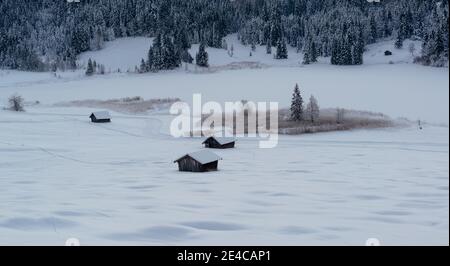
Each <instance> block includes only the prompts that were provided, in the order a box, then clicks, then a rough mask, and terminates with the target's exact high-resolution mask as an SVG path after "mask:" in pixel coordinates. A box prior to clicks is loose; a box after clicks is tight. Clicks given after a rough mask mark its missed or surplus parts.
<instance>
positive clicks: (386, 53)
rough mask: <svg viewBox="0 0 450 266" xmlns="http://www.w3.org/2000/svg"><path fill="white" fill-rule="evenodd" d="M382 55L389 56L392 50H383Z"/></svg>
mask: <svg viewBox="0 0 450 266" xmlns="http://www.w3.org/2000/svg"><path fill="white" fill-rule="evenodd" d="M384 55H385V56H391V55H392V52H391V51H389V50H386V51H384Z"/></svg>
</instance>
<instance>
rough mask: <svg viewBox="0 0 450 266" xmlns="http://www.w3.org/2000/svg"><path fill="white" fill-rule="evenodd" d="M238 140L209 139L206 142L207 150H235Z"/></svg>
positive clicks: (204, 143)
mask: <svg viewBox="0 0 450 266" xmlns="http://www.w3.org/2000/svg"><path fill="white" fill-rule="evenodd" d="M235 144H236V140H235V139H233V138H216V137H209V138H207V139H206V140H205V141H204V142H203V145H205V148H210V149H231V148H234V146H235Z"/></svg>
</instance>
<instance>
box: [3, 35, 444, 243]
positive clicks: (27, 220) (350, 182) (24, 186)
mask: <svg viewBox="0 0 450 266" xmlns="http://www.w3.org/2000/svg"><path fill="white" fill-rule="evenodd" d="M233 38H235V36H229V37H228V45H229V46H230V45H231V43H233V46H234V50H235V52H234V53H235V54H234V56H233V58H231V57H229V56H228V54H227V51H225V50H221V49H208V51H209V53H210V58H211V65H212V66H213V67H216V69H219V70H220V68H221V67H224V69H226V68H225V67H226V66H227V65H228V64H231V63H236V62H237V63H239V64H242V65H243V66H244V67H245V65H246V63H245V62H257V63H260V64H261V65H264V66H265V67H263V68H261V69H240V70H233V71H231V70H230V71H228V70H223V71H216V72H213V73H196V71H195V68H194V67H193V66H189V69H188V70H189V71H188V72H187V73H186V71H185V69H184V68H181V69H179V70H176V71H169V72H161V73H157V74H155V73H151V74H143V75H138V74H128V73H121V74H118V73H116V74H109V75H105V76H94V77H91V78H86V77H85V76H84V75H83V71H81V70H80V71H75V72H65V73H61V72H59V73H56V75H53V74H49V73H24V72H17V71H6V70H3V71H0V107H2V105H5V104H6V101H7V98H8V97H9V96H10V95H11V94H13V93H19V94H21V95H22V96H23V97H24V98H25V99H26V100H27V101H28V102H35V101H39V102H40V104H38V105H33V106H27V108H26V109H27V112H25V113H13V112H9V111H4V110H0V210H1V211H0V245H3V244H19V245H20V244H55V245H59V244H63V243H64V241H65V240H66V239H67V238H69V237H76V238H79V239H80V241H81V243H82V244H93V245H100V244H113V245H114V244H139V245H153V244H173V245H183V244H194V245H197V244H198V245H212V244H222V245H223V244H235V245H245V244H253V245H263V244H267V245H283V244H291V245H306V244H318V245H330V244H333V245H345V244H353V245H363V244H364V243H365V241H366V239H368V238H373V237H375V238H378V239H380V241H381V242H382V244H386V245H396V244H406V245H415V244H439V245H448V243H449V236H448V235H449V219H448V217H449V205H448V204H449V187H448V184H449V168H448V167H449V142H448V139H449V130H448V121H449V116H448V110H449V102H448V98H449V97H448V96H449V95H448V94H449V90H448V86H449V78H448V68H445V69H439V68H431V67H423V66H419V65H413V64H410V63H409V62H411V60H412V57H411V55H410V53H409V51H408V50H407V47H408V45H407V44H406V45H405V48H404V49H403V50H401V51H396V50H394V49H392V46H391V45H392V41H385V42H382V43H379V44H376V45H371V46H369V49H368V51H367V53H366V55H365V59H366V60H365V61H366V65H363V66H348V67H338V66H331V65H329V64H327V63H326V60H327V59H321V60H320V62H319V63H318V64H314V65H309V66H300V65H299V64H298V62H300V61H301V55H300V54H295V51H291V52H290V59H288V60H285V61H276V60H273V59H272V58H271V57H270V56H269V55H266V54H265V48H264V47H258V48H257V51H256V52H254V53H253V54H252V57H249V52H250V50H249V48H248V47H243V46H241V45H240V44H239V43H238V42H237V41H236V40H234V41H233ZM149 45H150V40H149V39H146V38H137V39H125V40H117V41H115V42H113V43H107V44H106V48H105V50H102V51H97V52H92V53H88V54H84V55H82V56H81V57H80V60H86V58H94V59H95V60H97V61H98V62H99V63H102V64H106V67H107V68H109V67H110V68H113V69H115V68H116V67H121V69H122V70H124V69H127V68H128V67H132V68H134V65H135V64H138V63H139V61H140V58H142V57H143V56H145V55H142V54H141V53H142V52H144V53H146V51H147V50H148V47H149ZM417 46H419V47H420V45H417ZM417 46H416V47H417ZM130 48H133V49H130ZM195 49H196V47H193V50H195ZM388 49H392V50H393V52H394V55H393V56H392V57H390V58H389V59H387V58H386V57H384V50H388ZM122 51H123V52H122ZM125 51H127V52H125ZM193 54H195V53H193ZM136 59H137V62H136V63H133V62H135V61H136ZM386 60H389V61H392V62H394V64H390V63H389V61H386ZM295 83H299V84H300V87H301V89H302V91H303V93H304V95H305V96H306V97H309V95H310V94H314V95H315V96H316V98H318V100H319V103H320V105H321V106H322V107H324V108H325V107H337V106H339V107H344V108H352V109H358V110H368V111H374V112H382V113H385V114H387V115H390V116H392V117H406V118H409V119H411V120H415V119H422V120H426V121H428V122H433V123H434V124H425V127H424V130H422V131H420V130H418V129H417V128H416V126H411V127H409V128H392V129H384V130H370V131H369V130H367V131H366V130H360V131H351V132H339V133H326V134H316V135H306V136H305V135H304V136H282V137H281V139H280V142H279V145H278V147H277V148H275V149H269V150H262V149H258V142H257V140H254V139H253V140H252V139H240V140H239V141H238V146H237V148H236V149H234V150H225V151H217V153H218V154H219V155H220V156H221V157H222V158H224V160H223V161H221V162H219V170H220V171H218V172H214V173H205V174H189V173H179V172H178V171H177V166H176V165H175V164H173V160H174V159H176V158H178V157H179V156H180V155H182V154H183V153H185V152H191V151H195V150H198V149H201V141H200V140H199V139H174V138H172V137H171V136H170V135H169V133H168V128H169V123H170V121H171V119H172V117H171V116H169V115H166V114H165V113H164V112H158V113H149V114H145V115H124V114H119V113H114V112H113V123H111V124H105V125H93V124H91V123H89V121H88V120H89V119H88V115H89V114H90V112H92V111H95V110H93V109H90V108H81V107H79V108H75V107H73V108H69V107H56V106H54V105H53V104H55V103H60V102H63V101H73V100H83V99H98V100H105V99H112V98H121V97H131V96H142V97H144V98H146V99H151V98H162V97H179V98H181V99H183V100H186V101H190V100H191V99H192V94H193V93H197V92H199V93H202V96H203V100H204V101H207V100H214V101H219V102H223V101H238V100H241V99H247V100H254V101H279V102H280V106H281V107H286V106H288V105H289V101H290V98H291V93H292V90H293V87H294V85H295ZM439 125H441V126H439Z"/></svg>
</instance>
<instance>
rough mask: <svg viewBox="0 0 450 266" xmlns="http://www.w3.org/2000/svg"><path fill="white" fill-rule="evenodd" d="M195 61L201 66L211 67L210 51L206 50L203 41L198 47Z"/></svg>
mask: <svg viewBox="0 0 450 266" xmlns="http://www.w3.org/2000/svg"><path fill="white" fill-rule="evenodd" d="M195 63H196V64H197V65H198V66H200V67H209V55H208V52H206V48H205V44H204V43H203V42H202V43H201V44H200V46H199V48H198V53H197V55H196V57H195Z"/></svg>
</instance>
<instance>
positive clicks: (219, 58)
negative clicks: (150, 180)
mask: <svg viewBox="0 0 450 266" xmlns="http://www.w3.org/2000/svg"><path fill="white" fill-rule="evenodd" d="M225 41H226V43H227V46H228V49H218V48H207V51H208V54H209V63H210V65H211V66H212V67H221V66H222V67H223V66H226V65H229V64H233V63H248V62H254V63H258V64H257V65H259V66H261V67H269V66H290V67H296V66H301V62H302V61H303V53H297V51H296V49H295V48H293V47H288V52H289V57H288V59H286V60H275V59H274V53H275V48H273V53H272V54H267V53H266V47H265V46H257V47H256V50H255V51H252V50H251V48H250V46H245V45H243V44H242V43H241V42H240V41H239V40H238V39H237V35H236V34H233V35H229V36H227V37H226V38H225ZM411 43H413V44H414V47H415V52H414V54H411V53H410V51H409V46H410V44H411ZM151 44H152V38H144V37H136V38H121V39H117V40H115V41H112V42H106V43H105V47H104V48H103V49H102V50H99V51H94V52H86V53H83V54H81V55H80V59H79V60H78V64H79V65H80V66H86V64H87V61H88V59H89V58H91V59H92V60H96V61H97V62H98V63H99V64H104V65H105V66H106V69H107V70H110V71H112V72H116V71H117V69H119V68H120V69H121V70H122V71H127V70H129V71H134V69H135V66H139V64H140V62H141V59H143V58H144V59H146V58H147V53H148V50H149V47H150V46H151ZM198 46H199V45H198V44H194V45H192V48H191V49H190V50H189V52H190V54H191V55H192V56H193V57H195V55H196V53H197V52H198ZM232 47H233V53H232V55H231V50H232ZM386 50H389V51H392V52H393V55H392V56H385V55H384V52H385V51H386ZM420 51H421V42H419V41H410V40H406V41H405V44H404V47H403V48H402V49H396V48H395V47H394V40H384V41H381V42H379V43H376V44H372V45H369V46H368V47H367V51H366V52H365V54H364V64H366V65H372V64H390V63H391V64H392V63H395V64H398V63H412V62H413V59H414V56H417V55H419V54H420ZM319 61H320V63H322V64H329V62H330V58H320V59H319ZM242 67H245V64H243V65H242ZM191 68H193V66H192V67H191Z"/></svg>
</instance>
